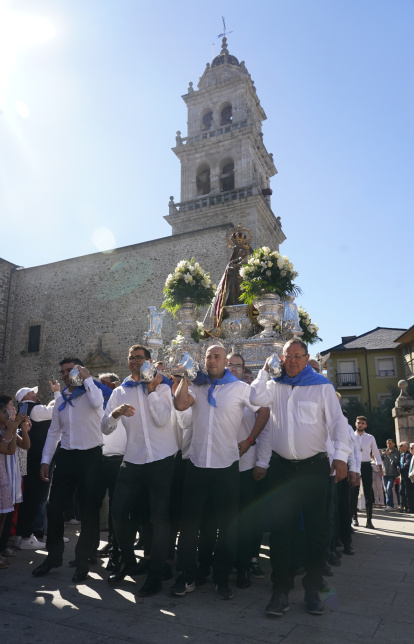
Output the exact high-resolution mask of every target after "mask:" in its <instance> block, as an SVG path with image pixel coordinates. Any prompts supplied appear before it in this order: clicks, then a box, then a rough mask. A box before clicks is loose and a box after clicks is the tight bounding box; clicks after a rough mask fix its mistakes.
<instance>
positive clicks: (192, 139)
mask: <svg viewBox="0 0 414 644" xmlns="http://www.w3.org/2000/svg"><path fill="white" fill-rule="evenodd" d="M248 124H249V123H248V121H247V120H245V121H241V122H240V123H228V124H226V125H222V126H221V127H218V128H216V129H215V130H210V129H209V130H203V131H202V132H200V134H196V135H195V136H178V137H176V139H177V140H176V145H177V146H179V145H188V144H189V143H197V142H198V141H205V140H206V139H213V138H214V137H216V136H220V135H221V134H229V133H230V132H234V130H239V129H240V128H243V127H247V126H248Z"/></svg>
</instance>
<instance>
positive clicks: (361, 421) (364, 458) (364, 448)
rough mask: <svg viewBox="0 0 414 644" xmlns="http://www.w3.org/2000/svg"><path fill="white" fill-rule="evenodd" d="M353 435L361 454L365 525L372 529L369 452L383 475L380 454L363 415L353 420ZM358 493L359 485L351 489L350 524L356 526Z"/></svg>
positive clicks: (372, 496)
mask: <svg viewBox="0 0 414 644" xmlns="http://www.w3.org/2000/svg"><path fill="white" fill-rule="evenodd" d="M355 427H356V431H355V437H356V442H357V446H358V450H359V453H360V456H361V480H362V487H363V490H364V496H365V509H366V512H367V523H366V527H367V528H370V529H371V530H373V529H374V525H373V523H372V504H373V501H374V493H373V491H372V466H371V454H373V455H374V458H375V462H376V464H377V465H379V466H380V474H381V476H384V474H383V470H382V460H381V454H380V453H379V450H378V447H377V443H376V440H375V438H374V437H373V436H372V434H367V432H366V431H365V429H366V427H367V419H366V417H365V416H357V419H356V421H355ZM358 494H359V487H356V488H353V489H352V490H351V512H352V525H354V526H358V525H359V523H358Z"/></svg>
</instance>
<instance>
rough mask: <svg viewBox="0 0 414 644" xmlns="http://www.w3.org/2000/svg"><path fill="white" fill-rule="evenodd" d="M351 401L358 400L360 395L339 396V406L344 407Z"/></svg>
mask: <svg viewBox="0 0 414 644" xmlns="http://www.w3.org/2000/svg"><path fill="white" fill-rule="evenodd" d="M351 401H352V402H360V401H361V397H360V396H341V400H340V403H341V407H345V406H346V405H347V403H349V402H351Z"/></svg>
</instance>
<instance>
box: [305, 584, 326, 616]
mask: <svg viewBox="0 0 414 644" xmlns="http://www.w3.org/2000/svg"><path fill="white" fill-rule="evenodd" d="M305 604H306V609H307V611H308V613H310V615H322V614H323V603H322V601H321V598H320V596H319V591H317V590H310V589H308V590H305Z"/></svg>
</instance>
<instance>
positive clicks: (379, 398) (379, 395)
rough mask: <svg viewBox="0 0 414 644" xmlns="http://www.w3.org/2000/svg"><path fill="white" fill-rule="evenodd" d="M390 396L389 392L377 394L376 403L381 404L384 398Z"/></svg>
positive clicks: (387, 398) (386, 398)
mask: <svg viewBox="0 0 414 644" xmlns="http://www.w3.org/2000/svg"><path fill="white" fill-rule="evenodd" d="M390 398H392V396H391V394H378V404H379V405H382V403H383V402H384V401H385V400H389V399H390Z"/></svg>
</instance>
